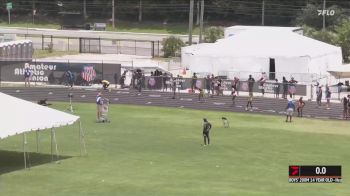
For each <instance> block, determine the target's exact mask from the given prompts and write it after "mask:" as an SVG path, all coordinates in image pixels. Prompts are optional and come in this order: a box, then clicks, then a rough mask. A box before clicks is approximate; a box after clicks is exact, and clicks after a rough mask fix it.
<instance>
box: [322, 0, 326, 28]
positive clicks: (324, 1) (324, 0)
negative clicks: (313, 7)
mask: <svg viewBox="0 0 350 196" xmlns="http://www.w3.org/2000/svg"><path fill="white" fill-rule="evenodd" d="M325 10H326V0H323V10H322V13H323V14H322V15H323V30H326V14H324V12H325Z"/></svg>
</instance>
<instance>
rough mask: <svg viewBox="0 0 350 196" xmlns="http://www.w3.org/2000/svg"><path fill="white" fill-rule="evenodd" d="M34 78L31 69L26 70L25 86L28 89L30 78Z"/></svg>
mask: <svg viewBox="0 0 350 196" xmlns="http://www.w3.org/2000/svg"><path fill="white" fill-rule="evenodd" d="M31 76H32V71H31V70H30V69H29V68H26V69H25V70H24V86H25V87H27V84H28V87H30V77H31Z"/></svg>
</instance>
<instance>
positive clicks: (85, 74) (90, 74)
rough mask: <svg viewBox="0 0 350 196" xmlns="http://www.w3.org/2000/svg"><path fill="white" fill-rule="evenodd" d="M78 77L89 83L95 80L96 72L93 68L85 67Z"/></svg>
mask: <svg viewBox="0 0 350 196" xmlns="http://www.w3.org/2000/svg"><path fill="white" fill-rule="evenodd" d="M80 75H81V77H82V78H83V79H84V80H85V81H87V82H90V81H92V80H94V79H95V78H96V71H95V69H94V67H93V66H85V67H84V69H83V71H82V72H81V74H80Z"/></svg>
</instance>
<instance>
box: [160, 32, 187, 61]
mask: <svg viewBox="0 0 350 196" xmlns="http://www.w3.org/2000/svg"><path fill="white" fill-rule="evenodd" d="M162 44H163V49H162V50H163V52H164V57H166V58H167V57H175V56H180V50H181V47H183V46H185V43H184V42H183V41H182V40H181V39H180V38H177V37H174V36H170V37H168V38H166V39H164V40H163V42H162Z"/></svg>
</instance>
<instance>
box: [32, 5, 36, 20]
mask: <svg viewBox="0 0 350 196" xmlns="http://www.w3.org/2000/svg"><path fill="white" fill-rule="evenodd" d="M35 14H36V10H35V0H32V16H33V18H32V22H33V24H34V23H35Z"/></svg>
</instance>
